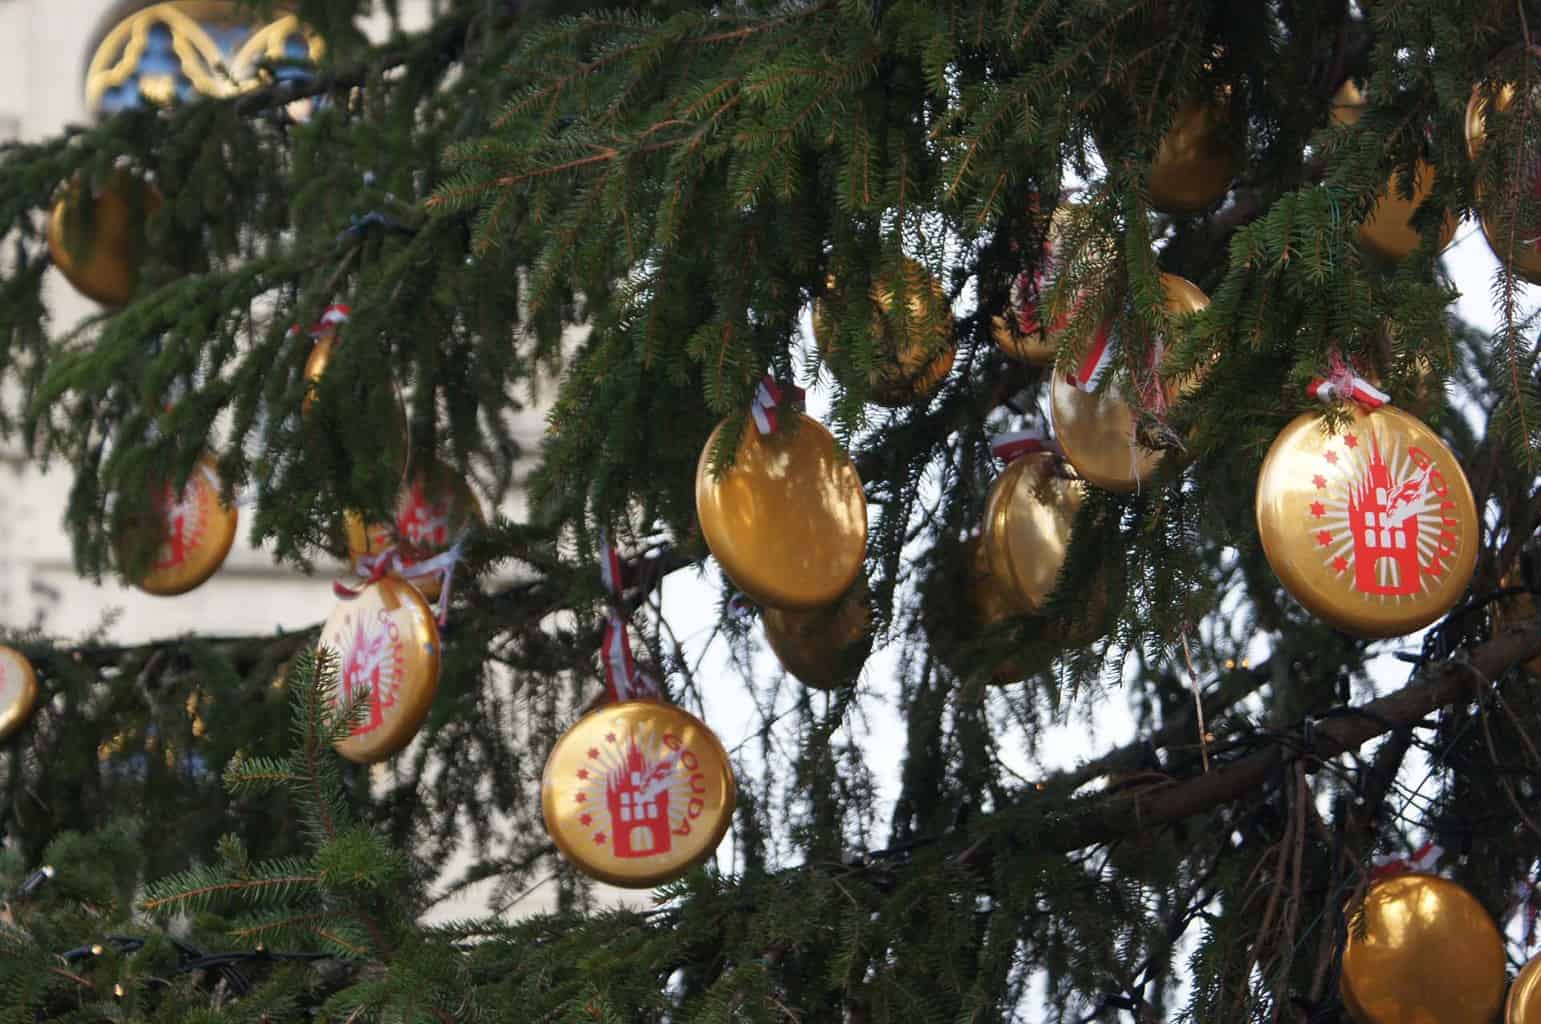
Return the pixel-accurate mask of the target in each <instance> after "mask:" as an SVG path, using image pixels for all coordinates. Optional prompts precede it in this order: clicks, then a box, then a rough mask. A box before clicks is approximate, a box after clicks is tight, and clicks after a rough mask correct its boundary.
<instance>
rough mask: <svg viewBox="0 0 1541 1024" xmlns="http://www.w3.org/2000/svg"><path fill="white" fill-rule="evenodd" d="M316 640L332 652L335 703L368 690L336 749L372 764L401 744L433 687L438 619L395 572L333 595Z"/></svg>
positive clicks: (409, 736)
mask: <svg viewBox="0 0 1541 1024" xmlns="http://www.w3.org/2000/svg"><path fill="white" fill-rule="evenodd" d="M320 646H321V647H324V648H328V649H330V650H331V651H333V652H334V653H335V654H336V656H337V661H336V665H337V693H336V696H335V706H341V705H342V704H343V703H344V702H346V701H350V700H352V699H353V698H354V697H355V695H357V694H358V693H359V692H360V691H364V692H365V693H367V707H366V709H365V711H364V715H363V719H362V721H360V722H359V723H358V724H357V725H355V726H354V728H353V733H352V735H350V736H349V737H348V738H347V739H345V740H343V741H342V742H340V743H338V744H337V752H338V753H339V754H341V755H342V756H343V757H346V758H347V759H348V760H350V761H354V762H357V763H358V764H374V763H375V762H377V761H384V760H385V759H386V758H388V757H390V756H392V755H393V754H396V753H398V752H400V751H401V750H403V749H405V748H406V746H407V744H408V743H411V742H412V737H413V736H416V735H417V730H418V728H419V727H420V726H421V725H422V724H423V719H424V718H426V717H428V707H429V705H430V704H432V703H433V696H434V694H435V693H437V692H438V689H439V657H440V650H439V625H438V623H437V622H436V621H434V617H433V611H432V610H431V609H430V608H429V607H428V602H427V601H425V600H424V599H423V596H422V595H421V594H419V593H418V592H417V590H416V589H415V588H414V587H412V586H411V585H410V584H408V583H407V582H406V581H404V580H401V579H398V578H396V577H393V576H387V577H385V578H384V579H380V580H376V581H375V582H373V583H369V584H366V585H365V586H364V588H363V589H362V590H361V591H360V592H359V593H358V594H357V595H356V596H354V597H350V598H345V599H343V600H341V601H338V602H337V607H336V608H334V609H333V610H332V614H331V615H330V616H329V617H328V618H327V620H326V625H325V626H323V627H322V628H321V641H320Z"/></svg>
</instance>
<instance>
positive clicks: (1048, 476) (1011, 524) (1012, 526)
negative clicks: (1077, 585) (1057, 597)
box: [980, 452, 1083, 612]
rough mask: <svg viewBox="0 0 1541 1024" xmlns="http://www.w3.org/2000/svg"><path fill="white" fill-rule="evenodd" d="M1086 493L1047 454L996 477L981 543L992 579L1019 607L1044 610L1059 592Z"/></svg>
mask: <svg viewBox="0 0 1541 1024" xmlns="http://www.w3.org/2000/svg"><path fill="white" fill-rule="evenodd" d="M1082 495H1083V489H1082V485H1081V483H1080V481H1078V480H1071V479H1067V478H1066V477H1065V476H1064V474H1062V473H1060V472H1059V471H1058V458H1057V457H1056V456H1054V455H1051V454H1049V453H1046V452H1043V453H1030V454H1027V455H1022V456H1019V457H1018V458H1016V459H1013V460H1012V462H1011V464H1010V465H1009V466H1007V467H1006V468H1005V469H1003V470H1002V471H1001V475H1000V476H998V477H996V479H995V484H994V486H993V487H991V489H990V494H989V497H988V498H987V499H986V500H985V518H984V531H983V533H982V535H981V537H980V544H981V545H982V547H983V550H984V557H985V561H986V564H987V565H988V566H989V574H990V578H991V579H992V580H996V581H999V584H998V585H999V586H1000V588H1001V590H1002V591H1003V592H1004V594H1005V595H1006V600H1007V601H1008V602H1009V604H1010V606H1011V607H1013V608H1014V609H1016V610H1017V611H1019V612H1037V611H1040V610H1042V608H1043V606H1044V603H1045V602H1047V601H1048V599H1049V595H1050V594H1051V593H1053V592H1054V587H1055V585H1056V584H1057V582H1058V580H1059V571H1060V569H1061V568H1062V567H1063V566H1064V564H1065V556H1066V554H1067V553H1068V552H1069V550H1070V528H1071V527H1072V526H1073V525H1075V517H1076V512H1077V511H1078V510H1079V509H1080V507H1081V498H1082Z"/></svg>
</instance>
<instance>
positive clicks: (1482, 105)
mask: <svg viewBox="0 0 1541 1024" xmlns="http://www.w3.org/2000/svg"><path fill="white" fill-rule="evenodd" d="M1515 95H1516V90H1515V87H1514V86H1513V84H1510V83H1505V84H1504V85H1503V86H1501V87H1500V88H1499V90H1498V94H1497V95H1496V96H1495V97H1494V98H1493V102H1492V109H1494V110H1496V111H1498V112H1499V113H1503V112H1505V111H1507V110H1508V109H1509V107H1510V106H1511V105H1512V104H1513V103H1514V97H1515ZM1538 106H1541V104H1538ZM1487 114H1488V100H1487V98H1486V97H1485V96H1483V94H1482V90H1481V88H1480V87H1476V88H1473V89H1472V93H1471V99H1470V100H1468V101H1467V103H1466V151H1467V152H1468V153H1469V154H1470V155H1471V158H1472V159H1473V160H1475V159H1476V158H1477V154H1478V153H1480V152H1481V151H1482V145H1483V143H1484V142H1485V141H1486V140H1487ZM1510 170H1511V173H1522V172H1521V171H1520V170H1519V169H1518V168H1514V169H1510ZM1529 173H1530V176H1531V178H1530V183H1529V188H1530V192H1531V195H1532V197H1541V174H1538V173H1537V172H1536V171H1535V170H1534V168H1532V169H1531V170H1530V172H1529ZM1488 205H1489V204H1488V199H1487V197H1486V196H1485V195H1484V190H1483V188H1482V186H1481V184H1480V183H1479V184H1478V186H1477V210H1478V212H1480V213H1481V215H1482V216H1481V221H1482V236H1483V237H1484V238H1486V239H1487V244H1488V247H1489V248H1490V249H1492V250H1493V254H1494V255H1495V256H1497V257H1498V258H1499V259H1500V260H1502V261H1505V262H1507V263H1509V266H1510V268H1511V269H1512V270H1513V271H1514V272H1515V273H1516V274H1518V275H1519V276H1520V277H1522V278H1524V279H1525V280H1527V281H1529V282H1530V283H1531V284H1541V225H1532V226H1531V227H1530V228H1529V229H1528V230H1527V229H1523V228H1522V229H1520V230H1516V231H1515V235H1516V237H1515V238H1514V239H1513V249H1514V252H1513V254H1512V256H1513V258H1512V259H1510V258H1508V257H1509V249H1510V240H1509V239H1508V238H1505V237H1504V234H1505V232H1503V231H1502V230H1500V225H1499V224H1498V221H1497V219H1496V218H1495V217H1492V216H1490V215H1489V214H1488V212H1487V207H1488Z"/></svg>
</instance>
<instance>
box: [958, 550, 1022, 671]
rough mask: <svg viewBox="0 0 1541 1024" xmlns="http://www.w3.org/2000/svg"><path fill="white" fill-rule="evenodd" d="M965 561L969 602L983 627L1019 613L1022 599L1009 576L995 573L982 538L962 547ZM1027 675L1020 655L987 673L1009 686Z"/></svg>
mask: <svg viewBox="0 0 1541 1024" xmlns="http://www.w3.org/2000/svg"><path fill="white" fill-rule="evenodd" d="M963 554H964V557H965V558H966V559H967V560H968V604H969V608H970V610H972V611H973V613H974V617H975V619H976V620H977V621H978V622H979V625H980V626H981V627H982V628H984V629H989V628H990V627H991V626H994V625H997V624H998V623H1001V622H1004V621H1006V620H1007V619H1009V618H1012V617H1014V616H1017V615H1020V614H1022V607H1021V601H1020V600H1019V598H1018V597H1017V595H1016V592H1015V591H1014V589H1013V588H1012V586H1011V583H1010V581H1009V579H1008V578H1006V577H1004V576H1000V575H997V574H996V572H995V570H994V569H993V567H992V564H991V561H992V560H991V558H990V552H989V549H988V547H987V545H986V544H985V541H984V538H983V537H982V536H981V537H975V538H971V539H970V540H969V541H968V543H967V545H965V547H964V552H963ZM1025 675H1027V670H1026V667H1025V666H1024V665H1023V663H1022V659H1021V657H1020V656H1015V657H1008V658H1004V659H1003V660H1002V661H1001V662H1000V663H999V664H997V665H996V666H995V668H994V669H993V670H991V672H990V678H989V682H990V683H991V684H993V685H995V686H1009V685H1010V684H1012V683H1014V682H1016V681H1017V680H1019V679H1021V678H1022V677H1023V676H1025Z"/></svg>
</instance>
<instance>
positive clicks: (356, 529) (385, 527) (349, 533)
mask: <svg viewBox="0 0 1541 1024" xmlns="http://www.w3.org/2000/svg"><path fill="white" fill-rule="evenodd" d="M342 527H343V533H344V535H345V536H346V537H347V540H348V562H349V565H350V566H351V567H352V569H353V571H354V573H355V574H356V575H359V576H367V575H369V573H368V571H367V569H366V568H365V566H364V561H365V559H367V558H371V557H373V556H375V555H379V554H383V553H384V552H385V551H386V550H387V549H388V548H390V547H391V546H392V545H393V544H395V543H396V535H395V534H394V533H392V532H391V527H390V524H388V523H370V522H365V521H364V517H363V516H361V515H359V514H358V512H356V511H354V510H353V509H351V508H350V509H347V510H345V511H344V512H343V514H342Z"/></svg>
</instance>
